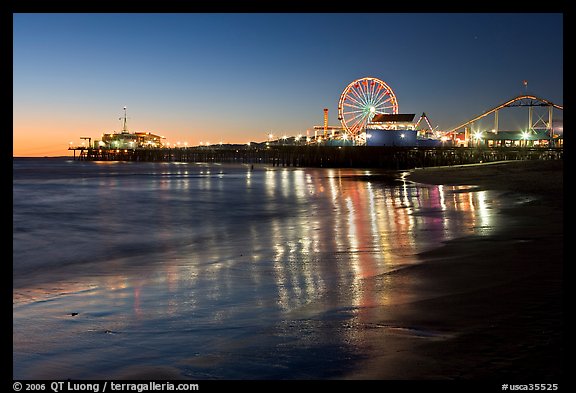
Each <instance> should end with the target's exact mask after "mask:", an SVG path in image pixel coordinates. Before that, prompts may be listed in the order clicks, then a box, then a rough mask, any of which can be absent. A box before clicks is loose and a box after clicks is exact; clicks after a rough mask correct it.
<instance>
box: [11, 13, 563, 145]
mask: <svg viewBox="0 0 576 393" xmlns="http://www.w3.org/2000/svg"><path fill="white" fill-rule="evenodd" d="M13 76H14V139H15V146H16V144H17V142H18V140H19V139H18V135H19V133H24V132H30V129H31V127H36V126H37V124H30V123H29V122H30V121H31V119H30V118H31V117H32V118H33V119H34V120H35V121H36V123H38V124H46V132H45V133H44V134H46V135H48V134H50V133H52V132H55V131H50V130H55V129H54V128H53V127H55V126H56V125H59V127H60V128H59V132H60V133H63V134H64V135H61V134H57V135H54V137H55V138H57V139H59V138H64V139H63V141H62V142H63V143H64V144H67V143H68V140H69V139H70V140H72V139H73V140H76V139H77V137H78V136H79V135H80V134H89V135H90V134H93V135H94V136H98V135H99V134H100V133H101V132H104V131H112V130H114V129H118V127H119V123H118V120H117V119H118V116H119V115H120V114H121V112H122V107H123V106H124V105H126V106H128V108H129V109H128V110H129V116H130V122H131V123H130V124H131V125H132V126H133V128H135V130H146V131H152V132H156V133H159V134H162V135H165V136H166V137H167V138H168V139H170V140H174V141H176V139H182V140H184V139H186V140H188V141H189V142H190V144H198V143H199V141H205V140H211V141H212V142H218V141H219V140H224V141H229V142H244V141H246V142H247V141H249V140H263V139H265V135H266V134H267V133H268V132H270V131H273V132H274V133H277V134H281V133H289V134H295V133H298V132H305V130H306V129H309V128H312V127H313V126H314V125H319V124H322V109H323V108H329V110H330V124H332V125H338V120H337V107H338V99H339V96H340V94H341V92H342V91H343V90H344V88H345V87H346V86H347V85H348V83H350V82H351V81H353V80H354V79H357V78H361V77H365V76H373V77H377V78H379V79H382V80H384V81H385V82H386V83H387V84H388V85H389V86H390V87H391V88H392V89H393V90H394V92H395V94H396V96H397V98H398V103H399V109H400V112H403V113H416V114H417V116H418V115H419V114H420V113H421V112H426V113H427V114H428V116H429V117H430V120H431V121H432V123H433V125H439V127H440V128H441V129H445V128H449V127H451V126H456V125H458V124H459V123H461V122H463V121H466V120H468V119H469V118H470V117H472V116H473V115H476V114H479V113H481V112H483V111H484V110H485V109H488V108H490V107H493V106H495V105H497V104H499V103H501V102H503V101H506V100H507V99H509V98H512V97H513V96H516V95H518V94H520V93H523V92H524V88H523V86H522V81H523V80H528V92H530V93H533V94H535V95H537V96H540V97H543V98H546V99H548V100H551V101H553V102H555V103H559V104H562V103H563V15H562V14H560V13H555V14H553V13H550V14H546V13H544V14H541V13H526V14H521V13H519V14H514V13H504V14H492V13H487V14H458V13H438V14H434V13H432V14H430V13H425V14H410V13H408V14H402V13H391V14H384V13H377V14H356V13H353V14H349V13H346V14H338V13H336V14H322V13H313V14H301V13H294V14H279V13H277V14H274V13H273V14H251V13H246V14H234V13H231V14H146V13H142V14H93V13H88V14H29V13H28V14H26V13H24V14H14V74H13ZM103 127H104V128H103ZM44 134H43V135H44Z"/></svg>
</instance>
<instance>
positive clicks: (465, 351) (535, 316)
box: [344, 161, 563, 382]
mask: <svg viewBox="0 0 576 393" xmlns="http://www.w3.org/2000/svg"><path fill="white" fill-rule="evenodd" d="M562 171H563V163H562V161H506V162H498V163H490V164H479V165H464V166H458V167H441V168H440V167H436V168H420V169H415V170H412V171H410V173H409V175H408V176H407V177H406V179H407V180H409V181H414V182H417V183H425V184H443V185H471V186H475V188H474V189H473V191H472V192H475V191H480V190H495V191H500V192H502V194H501V195H515V196H518V195H522V196H526V197H527V198H526V201H525V202H524V203H521V204H518V205H513V206H510V207H506V208H504V209H501V210H499V214H501V215H502V217H503V218H504V220H503V221H504V222H505V224H504V225H503V226H501V227H499V228H498V229H497V231H496V233H495V234H492V235H488V236H481V235H472V236H467V237H462V238H457V239H453V240H450V241H448V242H445V243H444V245H443V246H441V247H439V248H436V249H434V250H430V251H426V252H424V253H421V254H419V255H418V257H419V258H421V259H422V261H423V263H421V264H418V265H415V266H414V267H413V268H411V269H409V271H403V272H400V273H399V274H402V275H404V276H405V277H406V278H408V279H409V280H410V281H411V282H415V283H416V284H414V285H413V289H414V290H415V291H417V293H420V294H425V296H422V297H421V300H416V301H414V302H411V303H405V304H402V305H399V306H397V307H394V308H390V309H388V310H385V311H386V312H387V314H386V315H389V317H388V318H387V319H386V320H378V321H372V323H373V324H375V325H376V326H380V327H391V326H395V327H397V328H400V329H405V330H412V331H418V332H420V334H398V332H393V331H391V329H372V330H373V332H372V333H370V334H369V336H368V341H369V346H370V347H371V348H373V351H372V352H373V353H372V354H371V355H369V357H368V359H367V360H366V361H365V362H363V363H362V364H361V365H360V367H358V368H357V370H356V371H355V372H353V373H351V374H349V375H347V376H345V377H344V379H402V380H410V379H417V380H437V379H441V380H486V379H487V380H507V381H509V380H511V379H510V378H514V379H515V380H517V381H520V382H521V381H526V380H527V378H530V380H536V379H538V380H541V381H557V380H558V378H560V377H562V376H563V368H562V367H563V365H562V350H563V348H562V346H563V344H562V332H561V330H562V325H563V310H562V297H563V295H562V284H563V278H562V270H563V192H562V189H563V187H562ZM422 332H424V333H422Z"/></svg>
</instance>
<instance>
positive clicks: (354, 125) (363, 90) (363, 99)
mask: <svg viewBox="0 0 576 393" xmlns="http://www.w3.org/2000/svg"><path fill="white" fill-rule="evenodd" d="M382 113H386V114H397V113H398V101H397V100H396V95H395V94H394V91H392V89H391V88H390V86H388V85H387V84H386V83H385V82H384V81H382V80H380V79H377V78H371V77H366V78H361V79H356V80H355V81H353V82H352V83H350V84H349V85H348V86H346V88H345V89H344V91H343V92H342V95H340V101H339V102H338V120H340V122H341V123H342V127H343V128H344V129H345V130H346V131H347V132H348V133H350V134H351V135H352V137H358V136H360V134H361V133H362V131H364V130H365V128H366V124H367V123H368V122H370V121H371V120H372V118H373V117H374V116H375V115H377V114H382Z"/></svg>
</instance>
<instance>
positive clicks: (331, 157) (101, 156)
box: [69, 145, 563, 169]
mask: <svg viewBox="0 0 576 393" xmlns="http://www.w3.org/2000/svg"><path fill="white" fill-rule="evenodd" d="M69 150H73V152H74V153H73V154H74V156H73V157H74V160H84V161H140V162H196V163H235V164H264V165H270V166H276V167H324V168H383V169H412V168H418V167H431V166H444V165H462V164H473V163H480V162H493V161H503V160H542V159H544V160H550V159H562V158H563V148H529V147H520V148H509V147H501V148H487V147H471V148H463V147H435V148H422V147H420V148H417V147H382V146H346V147H338V146H309V145H308V146H306V145H302V146H266V147H250V146H245V145H242V146H240V145H238V146H236V147H220V146H214V147H206V146H204V147H180V148H164V147H163V148H150V149H147V148H136V149H106V148H103V149H96V148H86V147H70V148H69Z"/></svg>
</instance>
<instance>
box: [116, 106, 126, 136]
mask: <svg viewBox="0 0 576 393" xmlns="http://www.w3.org/2000/svg"><path fill="white" fill-rule="evenodd" d="M118 120H122V118H120V119H118ZM122 134H128V127H127V126H126V107H124V124H123V126H122Z"/></svg>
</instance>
